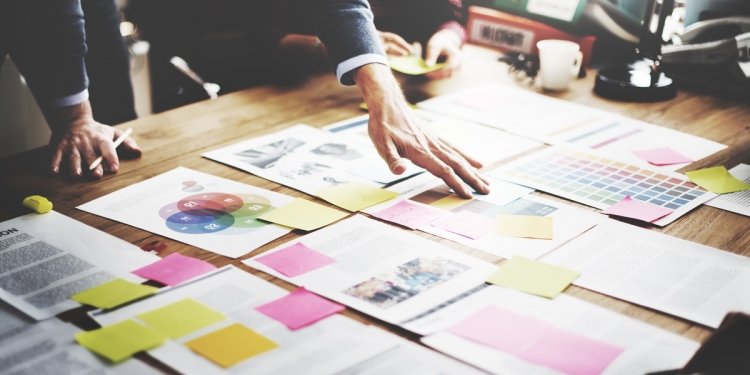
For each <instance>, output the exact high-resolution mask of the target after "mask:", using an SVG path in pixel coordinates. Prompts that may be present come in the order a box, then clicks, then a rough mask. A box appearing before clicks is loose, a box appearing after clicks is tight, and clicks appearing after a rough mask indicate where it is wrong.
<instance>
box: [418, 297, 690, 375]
mask: <svg viewBox="0 0 750 375" xmlns="http://www.w3.org/2000/svg"><path fill="white" fill-rule="evenodd" d="M493 289H494V290H495V292H496V296H495V299H496V300H497V302H495V303H494V304H493V305H492V306H494V307H497V308H501V309H504V310H507V311H511V312H513V313H517V314H521V315H523V316H527V317H529V318H533V319H537V320H541V321H543V322H544V323H548V324H551V325H553V326H554V327H555V328H559V329H562V330H565V331H569V332H571V333H574V334H578V335H581V336H585V337H588V338H591V339H595V340H598V341H602V342H604V343H607V344H610V345H614V346H616V347H620V348H623V349H625V350H624V351H623V352H622V353H621V354H620V355H618V356H617V358H615V360H614V361H613V362H612V363H610V364H609V366H607V367H606V369H605V370H604V371H603V372H602V373H601V374H602V375H614V374H645V373H648V372H654V371H663V370H671V369H675V368H680V367H682V366H683V365H685V363H687V361H688V360H689V359H690V358H691V357H692V355H693V353H694V352H695V351H696V350H697V349H698V347H700V344H699V343H697V342H695V341H691V340H688V339H687V338H684V337H682V336H678V335H676V334H674V333H671V332H668V331H665V330H662V329H660V328H657V327H654V326H651V325H649V324H646V323H643V322H641V321H638V320H635V319H632V318H629V317H626V316H624V315H621V314H618V313H616V312H614V311H610V310H608V309H605V308H603V307H599V306H596V305H593V304H590V303H588V302H584V301H582V300H579V299H577V298H574V297H571V296H569V295H565V294H561V295H559V296H557V298H555V299H547V298H543V297H537V296H533V295H530V294H526V293H522V292H518V291H515V290H511V289H507V288H499V287H493ZM457 322H458V321H457ZM422 342H423V343H424V344H426V345H428V346H430V347H432V348H434V349H437V350H439V351H441V352H443V353H445V354H448V355H450V356H452V357H454V358H457V359H459V360H462V361H465V362H466V363H469V364H471V365H474V366H476V367H479V368H481V369H482V370H485V371H488V372H491V373H493V374H503V375H561V373H560V372H558V371H555V370H553V369H551V368H548V367H544V366H541V365H539V364H534V363H531V362H528V361H524V360H522V359H520V358H519V357H516V356H514V355H513V354H510V353H509V352H505V351H501V350H499V349H495V348H493V347H490V346H486V345H484V344H480V343H478V342H475V341H472V340H469V339H466V338H463V337H461V336H458V335H456V334H453V333H450V332H447V331H444V332H440V333H436V334H434V335H431V336H427V337H424V338H422ZM542 354H543V353H542Z"/></svg>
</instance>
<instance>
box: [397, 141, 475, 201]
mask: <svg viewBox="0 0 750 375" xmlns="http://www.w3.org/2000/svg"><path fill="white" fill-rule="evenodd" d="M411 161H412V162H413V163H414V164H416V165H418V166H420V167H422V168H424V169H426V170H427V171H428V172H430V173H432V174H433V175H434V176H435V177H438V178H440V179H442V180H443V181H444V182H445V184H446V185H448V186H449V187H450V188H451V189H453V191H455V192H456V194H458V195H459V196H460V197H461V198H467V199H468V198H471V197H472V194H471V190H469V188H468V187H467V186H466V184H464V183H463V182H461V179H460V178H459V177H458V175H456V173H455V172H454V168H451V167H450V166H449V165H447V164H446V163H444V162H443V161H442V160H440V159H439V158H438V157H437V156H436V155H434V154H433V153H431V152H429V151H426V150H425V151H424V152H420V153H419V155H417V156H415V157H412V158H411Z"/></svg>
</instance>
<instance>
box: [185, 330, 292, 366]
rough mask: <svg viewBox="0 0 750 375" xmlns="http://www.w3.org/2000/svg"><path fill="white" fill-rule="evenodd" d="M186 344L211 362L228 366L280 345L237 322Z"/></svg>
mask: <svg viewBox="0 0 750 375" xmlns="http://www.w3.org/2000/svg"><path fill="white" fill-rule="evenodd" d="M185 346H187V347H188V348H190V349H192V350H193V351H194V352H196V353H198V354H200V355H202V356H204V357H206V358H207V359H208V360H210V361H211V362H214V363H216V364H217V365H219V366H221V367H224V368H227V367H231V366H234V365H235V364H237V363H240V362H242V361H244V360H246V359H248V358H251V357H254V356H256V355H258V354H261V353H265V352H267V351H269V350H272V349H275V348H277V347H278V346H279V345H278V344H276V343H275V342H273V341H271V340H269V339H268V338H266V337H265V336H263V335H261V334H259V333H257V332H255V331H253V330H252V329H250V328H247V327H245V326H243V325H242V324H239V323H236V324H232V325H231V326H228V327H225V328H222V329H220V330H218V331H214V332H211V333H209V334H207V335H205V336H201V337H198V338H197V339H194V340H190V341H188V342H186V343H185Z"/></svg>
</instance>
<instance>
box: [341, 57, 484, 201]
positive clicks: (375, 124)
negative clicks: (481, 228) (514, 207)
mask: <svg viewBox="0 0 750 375" xmlns="http://www.w3.org/2000/svg"><path fill="white" fill-rule="evenodd" d="M354 79H355V81H356V82H357V86H358V87H359V89H360V91H362V94H363V96H364V97H365V102H366V103H367V105H368V107H369V112H370V122H369V124H368V132H369V134H370V138H371V139H372V142H373V143H374V144H375V148H377V150H378V153H379V154H380V156H381V157H382V158H383V159H384V160H385V161H386V162H387V163H388V167H389V168H390V170H391V171H392V172H393V173H395V174H402V173H404V171H405V170H406V164H405V162H404V159H409V160H411V162H412V163H414V164H415V165H417V166H420V167H422V168H424V169H426V170H427V171H429V172H430V173H432V174H433V175H435V176H437V177H439V178H441V179H442V180H443V181H445V183H446V184H447V185H448V186H450V187H451V188H452V189H453V190H454V191H455V192H456V193H457V194H458V195H459V196H461V197H463V198H470V197H471V196H472V193H471V189H470V188H469V187H471V188H472V189H474V190H475V191H476V192H478V193H481V194H487V193H489V190H490V189H489V182H488V181H487V180H485V179H484V178H483V177H482V176H481V175H480V174H479V172H478V171H477V168H481V167H482V163H480V162H479V161H477V160H475V159H473V158H471V157H469V156H468V155H466V154H465V153H463V152H462V151H460V150H458V149H457V148H455V147H453V146H452V145H450V144H449V143H448V142H447V141H446V140H442V139H440V138H438V137H437V136H435V135H434V134H433V133H431V132H430V131H428V130H427V129H425V128H423V127H422V125H421V124H420V121H419V119H418V118H417V117H416V115H415V114H414V113H413V112H412V110H411V108H409V107H408V105H407V103H406V100H405V99H404V97H403V94H402V93H401V89H400V88H399V87H398V83H397V82H396V80H395V78H394V77H393V75H392V74H391V72H390V70H389V69H388V68H387V67H386V66H385V65H380V64H368V65H364V66H362V67H360V68H359V69H358V70H357V71H356V72H355V73H354ZM466 184H468V185H469V186H466Z"/></svg>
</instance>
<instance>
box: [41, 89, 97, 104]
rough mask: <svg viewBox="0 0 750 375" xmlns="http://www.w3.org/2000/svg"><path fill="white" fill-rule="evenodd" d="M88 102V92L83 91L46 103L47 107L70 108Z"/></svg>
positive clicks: (86, 90)
mask: <svg viewBox="0 0 750 375" xmlns="http://www.w3.org/2000/svg"><path fill="white" fill-rule="evenodd" d="M87 100H89V90H88V89H85V90H83V91H81V92H79V93H78V94H73V95H68V96H64V97H62V98H57V99H51V100H49V101H47V105H49V106H50V107H55V108H57V107H70V106H71V105H76V104H80V103H83V102H85V101H87Z"/></svg>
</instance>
